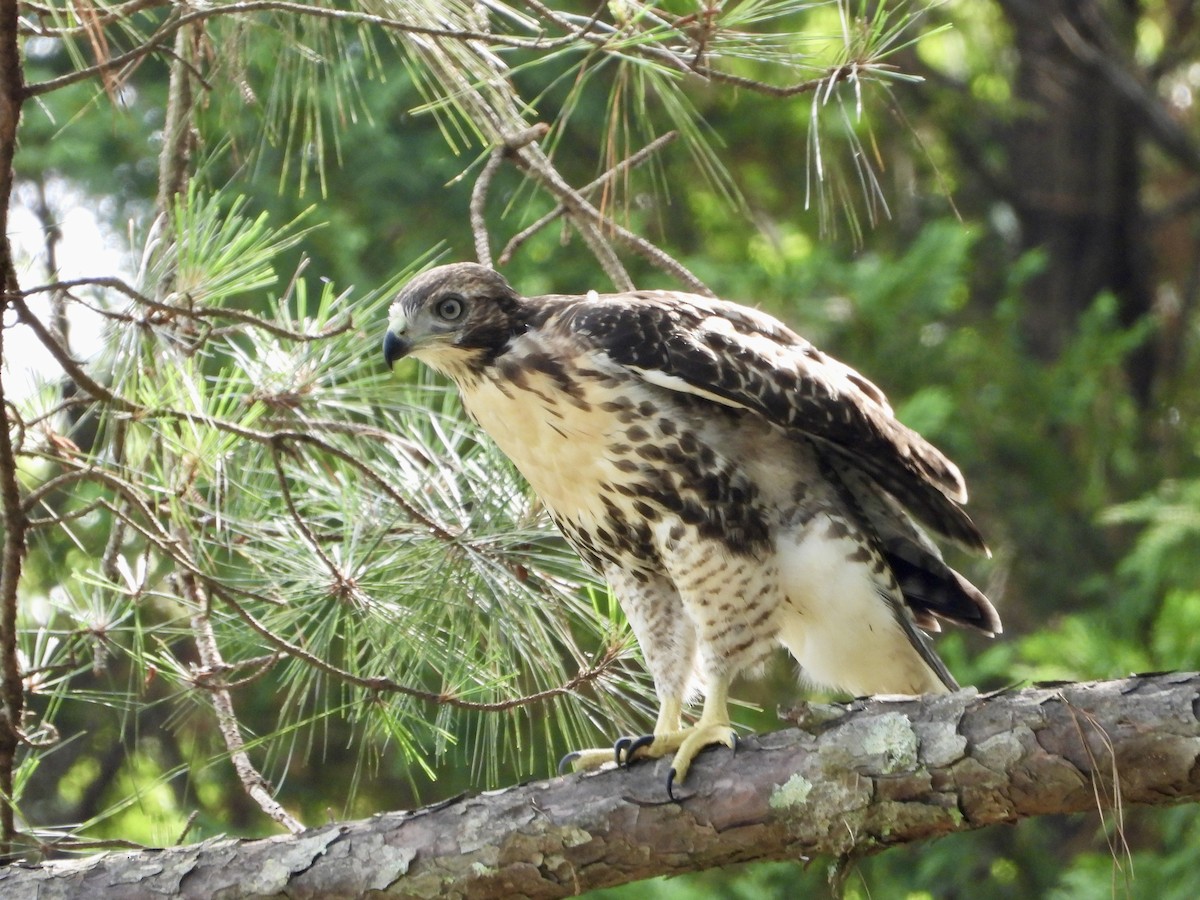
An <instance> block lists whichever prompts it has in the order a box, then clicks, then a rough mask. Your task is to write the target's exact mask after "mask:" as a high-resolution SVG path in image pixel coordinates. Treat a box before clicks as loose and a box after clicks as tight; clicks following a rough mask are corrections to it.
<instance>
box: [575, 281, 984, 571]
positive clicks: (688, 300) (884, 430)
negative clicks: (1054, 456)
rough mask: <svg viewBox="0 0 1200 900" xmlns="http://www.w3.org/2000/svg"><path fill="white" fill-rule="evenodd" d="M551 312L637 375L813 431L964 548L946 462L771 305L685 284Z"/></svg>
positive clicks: (959, 484) (970, 527) (956, 488)
mask: <svg viewBox="0 0 1200 900" xmlns="http://www.w3.org/2000/svg"><path fill="white" fill-rule="evenodd" d="M563 324H564V325H565V326H566V327H568V328H569V329H570V330H571V331H573V332H575V333H577V334H579V335H582V336H585V337H586V338H587V339H589V340H590V342H592V343H593V344H594V345H595V346H596V347H597V348H599V349H601V350H603V351H604V352H605V353H606V354H607V355H608V356H609V357H610V358H611V359H612V360H614V361H615V362H617V363H619V364H621V365H622V366H625V367H627V368H629V369H632V370H634V371H636V372H637V373H638V374H639V375H640V376H641V377H642V378H643V379H645V380H646V381H647V382H650V383H652V384H655V385H657V386H659V387H662V388H666V389H669V390H674V391H680V392H684V393H689V394H692V395H695V396H698V397H702V398H706V399H709V400H712V401H715V402H718V403H722V404H725V405H727V406H732V407H738V408H742V409H747V410H751V411H753V412H755V413H757V414H759V415H762V416H764V417H765V418H766V419H768V420H769V421H771V422H773V423H775V424H777V425H779V426H781V427H783V428H786V429H794V430H796V431H797V432H800V433H803V434H805V435H807V436H808V437H811V438H814V439H816V440H818V441H820V442H821V443H822V444H823V445H824V446H825V447H826V448H827V449H829V450H831V451H832V455H833V456H835V457H837V458H838V459H839V460H840V461H841V462H842V464H845V465H850V466H853V467H855V468H858V469H861V470H862V471H864V472H866V473H867V474H868V475H869V476H870V477H871V478H872V479H873V480H874V481H876V482H877V483H878V484H879V485H880V487H882V488H884V489H885V490H886V491H888V492H889V493H891V494H892V495H893V496H894V497H896V499H897V500H898V501H899V502H900V503H901V504H902V505H903V506H904V507H905V508H906V509H908V510H909V512H910V513H911V514H912V515H914V516H915V517H916V518H917V519H918V520H920V521H921V522H922V523H924V524H925V525H926V526H928V527H929V528H931V529H932V530H934V531H935V532H937V533H939V534H941V535H943V536H945V537H947V538H949V539H951V540H954V541H956V542H958V543H960V544H962V545H964V546H966V547H968V548H971V549H976V550H981V551H986V545H985V544H984V541H983V537H982V535H981V534H980V533H979V530H978V529H977V528H976V527H975V525H974V523H973V522H972V521H971V520H970V518H969V517H968V516H967V515H966V513H965V512H963V510H962V509H961V507H960V506H959V504H960V503H962V502H965V501H966V488H965V486H964V484H963V479H962V476H961V474H960V473H959V471H958V468H957V467H956V466H955V465H954V464H953V463H952V462H950V461H949V460H948V459H947V458H946V457H945V456H943V455H942V454H941V452H939V451H938V450H937V449H936V448H935V447H933V446H932V445H931V444H929V443H928V442H927V441H926V440H925V439H924V438H922V437H921V436H920V435H918V434H917V433H916V432H914V431H912V430H911V429H909V428H907V427H906V426H904V425H903V424H901V423H900V422H899V421H898V420H897V419H896V418H895V416H894V415H893V413H892V409H891V407H890V406H889V405H888V402H887V399H886V398H885V397H884V395H883V392H882V391H880V390H879V388H877V387H876V386H875V385H873V384H872V383H871V382H870V381H868V380H867V379H866V378H864V377H862V376H861V375H859V374H858V373H857V372H855V371H854V370H853V369H851V368H850V367H849V366H846V365H844V364H842V363H840V362H838V361H837V360H834V359H832V358H831V357H828V356H826V355H825V354H824V353H822V352H821V351H820V350H818V349H817V348H815V347H814V346H813V345H812V344H810V343H809V342H808V341H806V340H804V339H803V338H802V337H800V336H799V335H797V334H796V333H795V332H793V331H791V330H790V329H789V328H787V327H786V326H785V325H783V324H782V323H780V322H778V321H777V320H775V319H773V318H772V317H770V316H768V315H766V314H764V313H759V312H757V311H755V310H750V309H747V308H745V307H741V306H736V305H734V304H729V303H723V302H721V301H717V300H709V299H707V298H704V297H699V296H695V295H691V294H679V293H674V292H669V291H641V292H637V293H633V294H620V295H590V296H589V297H588V298H587V299H586V300H581V301H579V302H577V303H575V304H572V306H571V307H570V309H569V310H567V311H565V315H564V317H563Z"/></svg>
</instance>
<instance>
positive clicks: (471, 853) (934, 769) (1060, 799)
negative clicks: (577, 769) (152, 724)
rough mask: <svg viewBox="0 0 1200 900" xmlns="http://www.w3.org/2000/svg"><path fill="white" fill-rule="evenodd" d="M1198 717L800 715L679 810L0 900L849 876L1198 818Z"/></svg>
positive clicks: (930, 703)
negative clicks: (884, 860)
mask: <svg viewBox="0 0 1200 900" xmlns="http://www.w3.org/2000/svg"><path fill="white" fill-rule="evenodd" d="M1198 712H1200V675H1197V674H1174V675H1170V674H1168V675H1151V676H1139V677H1131V678H1127V679H1122V680H1119V681H1109V682H1093V683H1088V684H1076V685H1060V686H1050V687H1036V688H1031V689H1027V690H1022V691H1002V692H999V693H996V694H991V695H986V696H980V695H978V694H976V693H975V692H974V691H960V692H958V693H956V694H951V695H946V696H936V697H920V698H912V699H899V700H886V699H868V700H861V701H855V702H854V703H851V704H848V705H839V706H830V707H806V708H804V709H803V710H802V711H800V712H799V713H798V714H797V718H798V719H800V720H802V721H804V722H806V725H805V727H803V728H793V729H790V730H786V731H780V732H777V733H775V734H769V735H764V736H761V737H751V738H748V739H746V740H744V741H743V742H742V745H741V747H740V748H739V750H738V752H737V754H736V755H735V754H732V753H729V752H728V751H726V750H717V751H712V752H708V753H705V754H704V755H703V756H702V757H701V760H700V762H699V764H698V765H697V766H694V767H693V769H692V772H691V773H690V774H689V777H688V781H687V785H686V796H685V797H684V799H683V800H682V802H680V803H669V802H664V801H665V786H664V781H665V768H666V766H667V763H666V762H659V763H658V764H649V763H642V764H637V765H634V766H633V768H632V769H629V770H627V771H626V770H616V771H608V772H602V773H598V774H591V775H582V776H569V777H566V778H556V779H550V780H548V781H540V782H535V783H532V784H526V785H521V786H519V787H514V788H509V789H507V790H503V791H493V792H489V793H487V794H482V795H477V796H471V797H459V798H456V799H454V800H450V801H448V802H446V803H442V804H437V805H434V806H430V807H426V808H425V809H421V810H417V811H414V812H394V813H387V814H384V815H381V816H376V817H373V818H371V819H366V820H362V821H357V822H345V823H339V824H332V825H327V826H324V827H321V828H316V829H313V830H311V831H307V832H304V833H303V834H301V835H297V836H295V837H291V838H271V839H267V840H255V841H246V840H232V839H227V838H221V839H214V840H209V841H205V842H203V843H201V844H196V845H194V846H189V847H176V848H171V849H169V850H161V851H146V852H143V853H110V854H103V855H100V856H97V857H94V858H92V859H88V860H82V861H67V862H50V863H45V864H42V865H39V866H10V867H8V868H7V869H5V870H3V871H0V893H3V894H5V895H6V896H10V895H11V896H33V895H34V894H35V893H36V892H38V891H41V892H42V894H49V893H53V894H54V896H57V897H83V896H85V895H90V896H96V895H97V894H103V893H104V892H105V891H106V890H108V889H110V888H113V887H115V886H117V885H120V891H121V895H122V896H123V897H130V898H136V897H151V896H162V895H164V894H170V895H172V896H180V897H210V896H217V895H220V896H227V897H237V896H249V895H251V894H253V895H254V896H256V897H283V896H288V897H313V896H322V897H353V896H361V895H363V894H365V893H367V892H369V891H373V890H377V891H381V892H384V893H386V894H388V895H390V896H434V895H442V896H445V895H455V896H470V897H480V898H484V897H501V896H514V895H522V896H529V897H562V896H567V895H571V894H577V893H580V892H582V891H586V890H593V889H596V888H600V887H605V886H611V885H616V884H622V883H626V882H630V881H637V880H640V879H643V878H648V877H651V876H654V875H677V874H681V873H683V872H688V871H695V870H699V869H704V868H709V867H713V866H722V865H730V864H734V863H740V862H747V861H751V860H780V859H792V860H807V859H809V858H811V857H813V856H834V857H839V858H841V859H843V860H844V859H852V858H855V857H857V856H861V855H864V854H869V853H876V852H880V851H882V850H884V849H886V848H887V847H889V846H892V845H896V844H903V843H910V842H915V841H920V840H925V839H928V838H932V837H937V836H939V835H943V834H949V833H951V832H957V831H968V830H971V829H976V828H982V827H984V826H987V825H995V824H1001V823H1005V824H1011V823H1014V822H1017V821H1020V820H1021V819H1025V818H1030V817H1033V816H1040V815H1049V814H1056V813H1074V812H1082V811H1086V810H1094V809H1097V808H1100V809H1101V811H1104V810H1107V809H1110V808H1116V809H1117V810H1118V811H1119V810H1120V808H1121V804H1125V805H1130V804H1144V805H1150V806H1166V805H1172V804H1176V803H1181V802H1188V801H1195V800H1196V799H1198V798H1200V767H1198V766H1197V760H1198V759H1200V720H1198ZM1119 823H1120V818H1119V815H1118V817H1117V824H1118V828H1119ZM1119 838H1120V836H1119V835H1118V840H1119Z"/></svg>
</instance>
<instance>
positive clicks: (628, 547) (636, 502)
mask: <svg viewBox="0 0 1200 900" xmlns="http://www.w3.org/2000/svg"><path fill="white" fill-rule="evenodd" d="M383 352H384V357H385V359H386V361H387V364H388V365H389V366H391V365H392V364H394V363H395V362H396V361H397V360H399V359H401V358H403V357H406V356H413V357H416V358H417V359H419V360H421V361H422V362H423V363H425V364H426V365H428V366H430V367H431V368H433V369H435V370H436V371H438V372H441V373H442V374H444V375H446V376H448V377H449V378H450V379H451V380H452V381H454V383H455V384H456V386H457V387H458V390H459V392H460V393H461V395H462V402H463V405H464V406H465V407H466V409H467V412H468V413H469V414H470V416H471V417H472V418H473V419H474V420H475V422H477V423H478V424H479V426H480V427H481V428H482V429H483V430H484V431H485V432H487V433H488V434H489V435H490V436H491V438H492V439H493V440H494V441H495V442H496V443H497V444H498V445H499V446H500V449H501V450H503V451H504V453H505V454H506V455H507V456H508V457H509V458H510V459H511V460H512V461H513V463H515V465H516V467H517V468H518V469H519V470H520V471H521V473H522V474H523V475H524V477H525V478H526V479H527V480H528V481H529V484H530V485H531V486H532V488H533V490H534V491H535V492H536V493H537V495H538V496H539V497H540V498H541V499H542V501H543V502H544V504H545V506H546V509H548V510H549V512H550V515H551V516H552V517H553V519H554V521H555V523H556V524H557V525H558V527H559V529H560V530H561V531H562V533H563V535H564V536H565V537H566V539H567V540H568V541H569V542H570V544H571V545H572V546H573V547H574V548H575V550H576V551H577V552H578V553H579V555H580V556H581V557H582V558H583V559H584V560H585V561H586V562H587V563H588V564H589V565H590V566H592V567H593V568H594V569H596V570H597V571H598V572H599V573H600V574H602V575H603V576H604V578H605V579H606V580H607V581H608V582H609V584H610V585H611V587H612V589H613V592H614V593H615V595H616V596H617V598H618V600H619V601H620V603H621V606H622V608H623V609H624V611H625V614H626V616H627V618H628V620H629V623H630V625H631V626H632V628H633V631H634V634H635V636H636V637H637V640H638V643H639V644H640V645H641V648H642V652H643V655H644V657H645V661H646V665H647V667H648V669H649V671H650V674H651V675H652V676H653V679H654V688H655V692H656V693H657V695H658V700H659V704H660V711H659V714H658V719H657V721H656V723H655V726H654V732H653V734H651V735H645V736H643V737H640V738H637V739H636V740H632V739H630V738H622V739H621V740H618V741H617V743H616V746H615V750H614V749H606V750H600V749H596V750H582V751H577V752H575V753H572V754H569V755H568V756H567V757H566V759H564V763H571V764H573V765H574V767H575V768H576V769H583V768H591V767H596V766H599V765H601V764H603V763H604V762H608V761H612V760H613V759H614V757H615V759H616V761H617V762H618V763H626V764H627V763H629V762H630V761H632V760H634V759H635V758H641V757H647V758H658V757H663V756H666V755H668V754H673V759H672V765H671V770H670V774H669V776H668V780H667V790H668V793H671V791H672V788H673V785H674V784H676V783H681V782H682V781H683V780H684V778H685V776H686V774H687V771H688V767H689V766H690V764H691V762H692V759H693V758H694V757H695V755H696V754H697V752H699V751H700V750H701V749H702V748H704V747H705V746H708V745H710V744H724V745H726V746H729V747H733V746H734V742H735V740H736V738H735V734H734V731H733V728H732V725H731V722H730V719H729V713H728V710H727V697H728V692H729V686H730V682H731V681H732V680H733V679H734V678H735V677H736V676H737V675H738V674H739V673H742V672H746V671H747V670H754V669H755V668H756V667H760V666H761V665H762V664H763V663H764V662H765V661H766V659H767V658H768V656H769V655H770V654H771V653H772V651H773V649H774V648H775V647H776V646H777V645H779V644H782V645H783V646H784V647H786V648H787V649H788V650H789V651H790V653H791V655H792V656H793V657H795V659H796V661H797V662H798V663H799V665H800V669H801V672H802V675H803V676H804V678H806V679H807V680H808V681H809V682H811V683H813V684H816V685H821V686H825V687H828V688H833V689H837V690H840V691H846V692H849V693H850V694H852V695H854V696H866V695H869V694H879V693H887V694H921V693H927V692H929V693H932V692H946V691H952V690H955V689H956V688H957V684H956V682H955V681H954V677H953V676H952V675H951V674H950V672H949V671H948V670H947V669H946V666H945V665H944V664H943V663H942V661H941V660H940V659H939V658H938V656H937V654H936V653H935V652H934V651H933V649H932V647H931V646H930V643H929V640H928V639H927V638H926V636H925V635H924V634H923V633H922V630H921V629H924V630H925V631H938V630H939V625H938V622H939V620H941V619H945V620H948V621H951V622H955V623H958V624H961V625H967V626H971V627H973V628H976V629H978V630H980V631H982V632H985V633H987V634H989V635H994V634H997V633H999V631H1000V619H999V617H998V616H997V614H996V611H995V609H994V608H993V607H992V604H991V603H989V602H988V600H987V598H986V597H985V596H984V595H983V594H982V593H981V592H980V591H979V590H978V589H976V588H975V587H974V586H973V585H972V584H971V583H970V582H969V581H967V579H966V578H964V577H963V576H962V575H960V574H959V573H958V572H956V571H954V569H952V568H950V567H949V566H948V565H947V564H946V563H945V562H944V561H943V558H942V554H941V552H940V551H939V549H938V547H937V546H936V545H935V544H934V543H933V541H932V540H931V539H930V537H929V535H928V532H932V533H934V534H937V535H940V536H941V537H943V538H946V539H948V540H950V541H952V542H954V543H956V544H959V545H961V546H962V547H965V548H967V549H969V550H974V551H979V552H986V551H987V548H986V546H985V544H984V541H983V538H982V536H981V535H980V532H979V530H978V529H977V528H976V526H975V524H974V523H973V522H972V521H971V519H970V518H968V516H967V514H966V513H965V512H964V511H963V508H962V507H963V504H964V503H965V502H966V499H967V492H966V488H965V485H964V483H963V478H962V475H961V474H960V473H959V470H958V468H957V467H956V466H955V465H954V464H953V463H952V462H951V461H950V460H949V459H947V458H946V457H945V456H943V455H942V453H941V452H939V451H938V450H937V449H936V448H934V447H933V446H932V445H931V444H930V443H929V442H927V441H926V440H924V439H923V438H922V437H921V436H920V435H918V434H917V433H916V432H914V431H912V430H911V429H909V428H907V427H905V426H904V425H903V424H901V423H900V422H899V421H898V420H897V419H896V417H895V416H894V414H893V413H892V408H891V407H890V406H889V405H888V401H887V399H886V397H884V395H883V392H882V391H880V390H879V388H877V387H876V386H875V385H874V384H872V383H871V382H870V381H868V380H867V379H866V378H864V377H863V376H862V375H860V374H859V373H858V372H856V371H854V370H853V369H851V368H850V367H849V366H846V365H844V364H843V363H840V362H838V361H837V360H835V359H833V358H831V357H829V356H827V355H825V354H824V353H822V352H821V351H820V350H818V349H817V348H816V347H814V346H813V345H812V344H810V343H809V342H808V341H806V340H805V339H804V338H802V337H800V336H799V335H797V334H795V333H794V332H793V331H791V330H790V329H788V328H787V327H786V326H785V325H783V324H782V323H781V322H779V321H777V320H776V319H774V318H772V317H771V316H768V315H766V314H764V313H762V312H759V311H757V310H754V309H750V308H747V307H745V306H739V305H737V304H734V303H728V302H722V301H720V300H712V299H708V298H706V297H701V296H697V295H693V294H686V293H678V292H674V291H633V292H627V293H618V294H598V293H596V292H595V291H592V292H589V293H588V294H586V295H583V296H544V297H523V296H521V295H520V294H518V293H517V292H516V291H514V290H513V288H512V287H510V286H509V284H508V282H507V281H505V279H504V278H503V277H502V276H501V275H499V274H498V273H496V272H495V271H493V270H491V269H489V268H485V267H483V266H479V265H475V264H472V263H458V264H454V265H447V266H441V267H438V268H435V269H432V270H430V271H427V272H425V273H424V274H422V275H419V276H417V277H416V278H414V279H413V280H412V281H410V282H409V283H408V284H407V285H406V286H405V287H404V288H403V289H402V290H401V291H400V293H399V295H398V296H397V298H396V300H395V302H394V303H393V304H392V307H391V311H390V321H389V324H388V331H387V334H386V336H385V338H384V342H383ZM697 690H699V692H700V693H702V695H703V698H704V705H703V709H702V712H701V715H700V718H699V720H698V721H697V722H695V724H693V725H690V726H687V727H685V726H684V725H683V720H682V713H683V709H684V704H685V703H686V702H687V700H688V699H689V697H690V696H691V695H692V694H693V693H695V692H696V691H697ZM671 796H674V795H673V793H672V794H671Z"/></svg>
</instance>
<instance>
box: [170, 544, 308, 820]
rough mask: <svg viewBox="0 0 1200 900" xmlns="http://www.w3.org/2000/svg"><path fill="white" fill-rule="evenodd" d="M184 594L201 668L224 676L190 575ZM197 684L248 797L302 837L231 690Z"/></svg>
mask: <svg viewBox="0 0 1200 900" xmlns="http://www.w3.org/2000/svg"><path fill="white" fill-rule="evenodd" d="M178 539H179V540H180V542H181V543H185V542H187V541H188V540H189V538H188V536H187V534H186V532H182V531H180V532H179V533H178ZM179 580H180V582H181V584H182V585H183V590H184V593H185V594H186V596H187V598H188V600H189V601H190V602H191V603H192V604H193V606H194V607H195V609H196V612H195V614H193V616H192V632H193V634H194V636H195V639H196V650H197V651H198V652H199V654H200V664H201V665H202V666H203V667H204V669H205V670H206V671H208V672H220V671H222V670H224V669H225V668H226V665H225V660H224V659H223V658H222V657H221V648H220V645H218V644H217V636H216V635H215V634H214V633H213V628H212V620H211V619H210V618H209V614H208V600H207V598H206V597H205V596H204V592H203V590H202V589H201V587H200V585H199V584H198V583H197V582H196V580H195V579H194V578H193V577H192V576H191V575H190V574H187V573H184V574H182V575H181V576H180V579H179ZM194 680H195V683H196V684H197V685H199V686H202V687H203V688H204V690H205V691H207V692H208V695H209V697H211V698H212V705H213V712H214V713H215V714H216V717H217V726H218V727H219V728H220V730H221V737H222V738H224V740H225V749H227V750H228V751H229V759H230V761H231V762H232V763H233V768H234V770H235V771H236V772H237V775H238V778H239V779H240V780H241V782H242V787H243V788H245V790H246V793H247V794H249V795H250V797H251V798H253V800H254V802H255V803H257V804H258V806H259V808H260V809H261V810H262V811H263V812H264V813H266V814H267V815H268V816H270V817H271V818H272V819H274V820H275V821H276V822H278V823H279V824H280V825H282V826H283V827H284V828H286V829H287V830H288V831H290V832H291V833H292V834H299V833H300V832H302V831H303V830H304V825H302V824H301V823H300V821H299V820H298V819H296V818H295V817H294V816H293V815H292V814H291V813H289V812H288V811H287V810H286V809H284V808H283V806H282V805H280V803H279V801H277V800H276V799H275V797H274V789H273V788H272V787H271V785H270V784H269V783H268V782H267V780H266V779H265V778H264V777H263V776H262V773H261V772H259V771H258V769H256V768H255V767H254V763H252V762H251V761H250V755H249V754H248V753H247V752H246V742H245V741H244V740H243V739H242V728H241V725H240V724H239V723H238V719H237V713H236V712H235V711H234V708H233V698H232V697H230V695H229V689H228V688H227V687H225V686H223V685H219V686H218V685H213V684H211V683H208V682H207V681H206V680H205V679H202V678H196V679H194Z"/></svg>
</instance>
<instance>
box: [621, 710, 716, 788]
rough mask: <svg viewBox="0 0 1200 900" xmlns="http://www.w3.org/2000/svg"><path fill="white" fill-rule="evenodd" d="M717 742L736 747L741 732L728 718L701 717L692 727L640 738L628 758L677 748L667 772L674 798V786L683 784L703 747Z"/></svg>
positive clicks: (663, 752) (663, 753)
mask: <svg viewBox="0 0 1200 900" xmlns="http://www.w3.org/2000/svg"><path fill="white" fill-rule="evenodd" d="M713 744H721V745H722V746H725V747H728V748H729V749H730V750H734V749H736V748H737V734H736V733H735V732H734V730H733V728H732V727H731V726H730V724H729V722H727V721H726V722H719V721H718V722H713V721H710V722H705V721H704V719H703V718H701V720H700V721H699V722H697V723H696V724H695V725H693V726H692V727H691V728H684V729H683V730H681V731H672V732H669V733H667V734H658V735H646V736H645V737H642V738H638V739H637V740H636V741H634V742H633V743H632V744H630V745H629V748H628V750H627V752H626V760H627V761H628V760H633V759H636V758H638V757H639V756H647V757H650V758H651V759H657V758H659V757H662V756H666V755H667V754H668V753H671V752H674V754H675V756H674V758H673V759H672V760H671V771H670V772H669V773H668V774H667V795H668V796H669V797H670V798H671V799H672V800H674V799H676V797H675V791H674V787H675V785H676V784H682V783H683V780H684V779H685V778H687V773H688V769H690V768H691V766H692V760H693V759H695V758H696V755H697V754H698V753H699V752H700V751H701V750H703V749H704V748H705V747H709V746H711V745H713Z"/></svg>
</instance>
